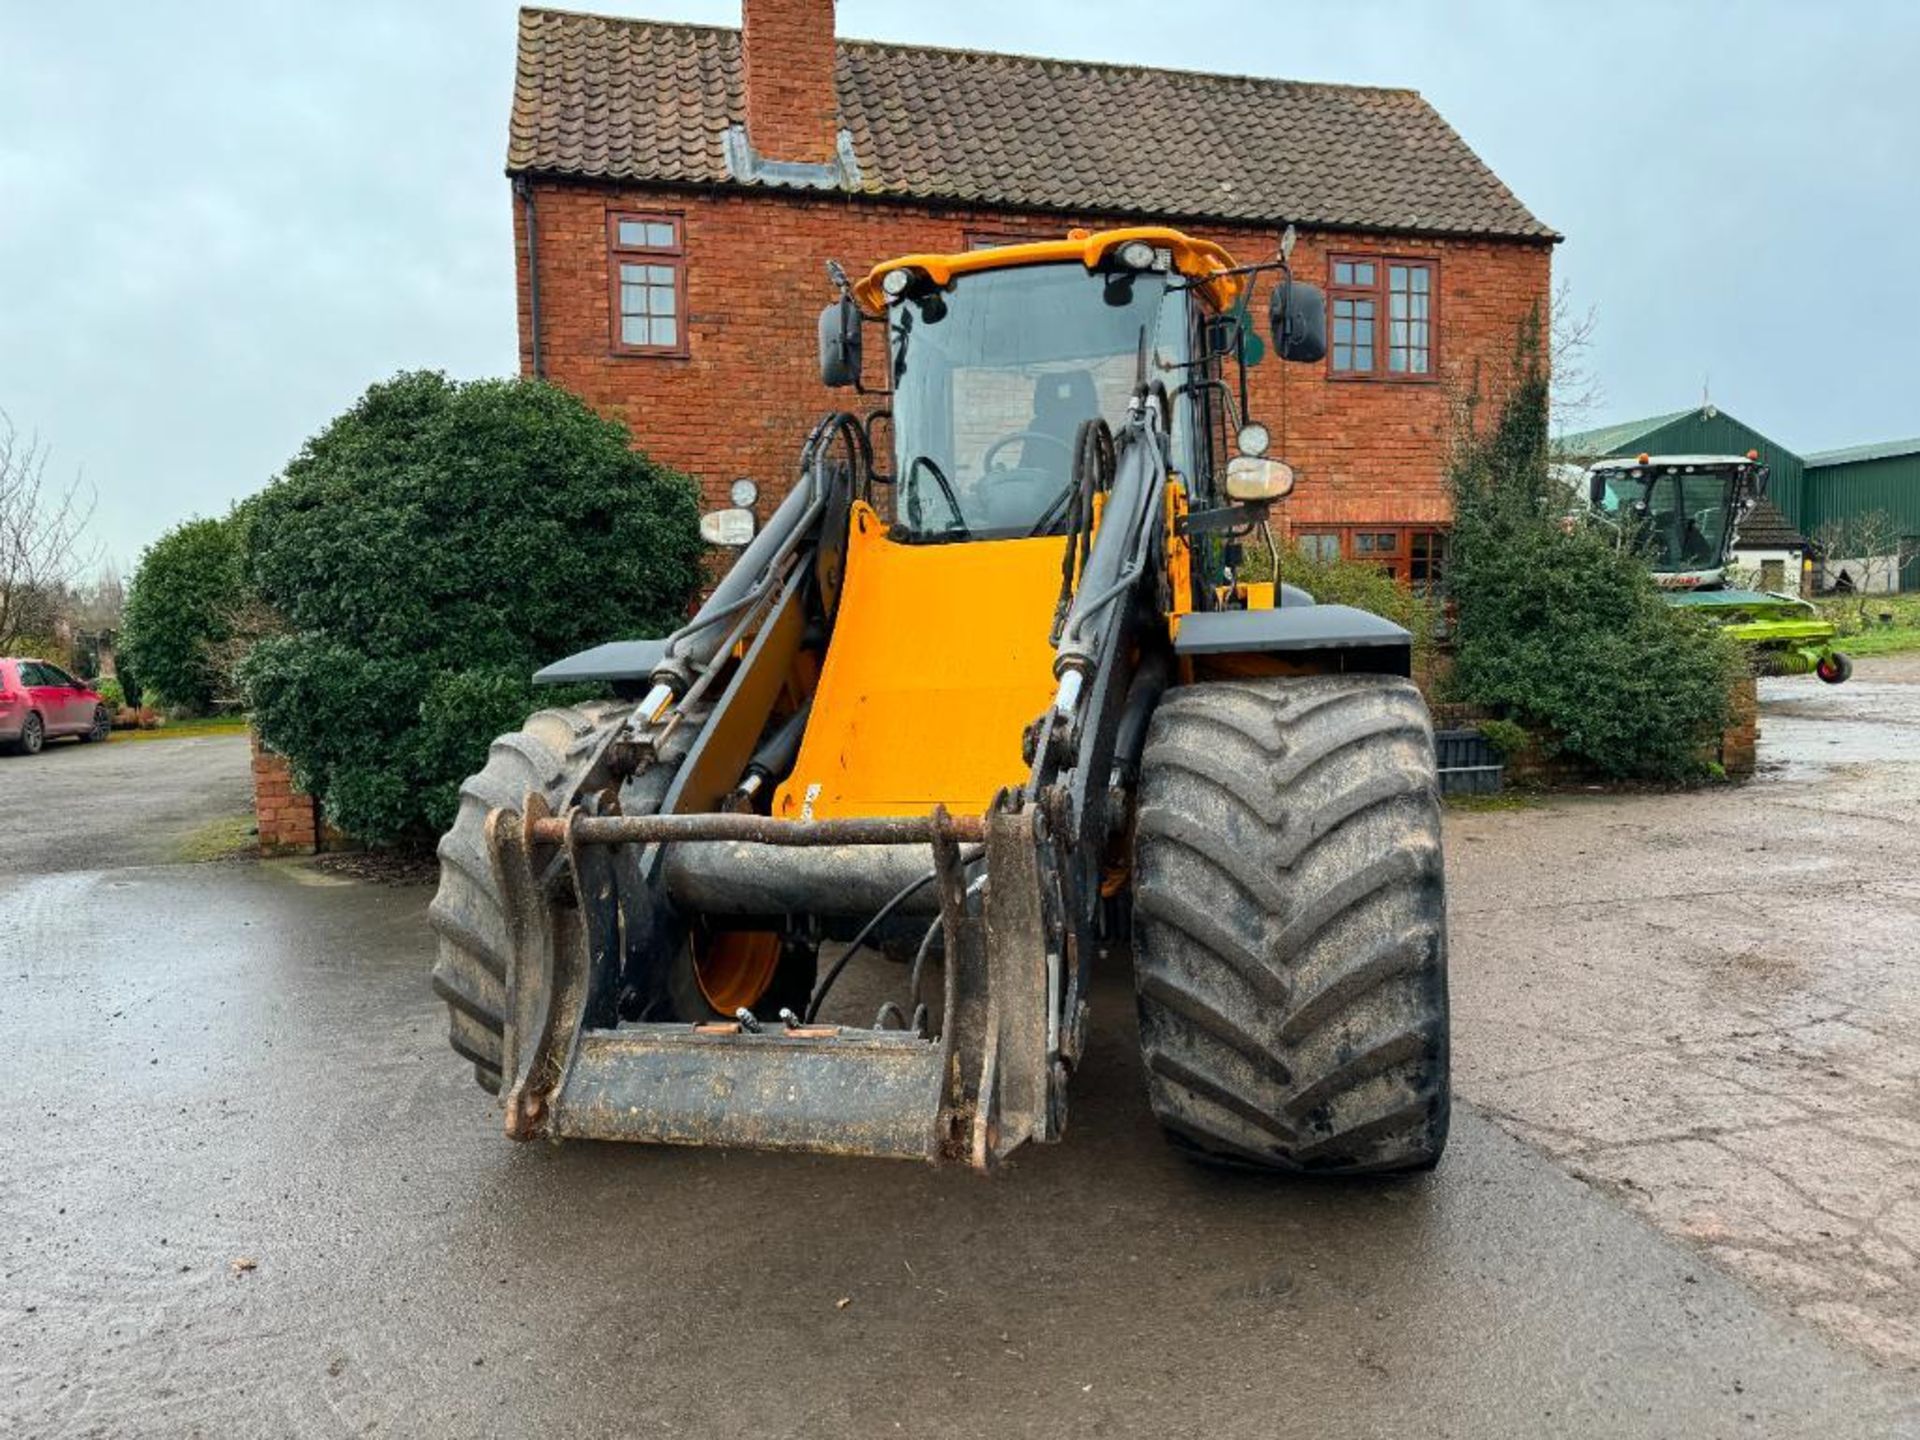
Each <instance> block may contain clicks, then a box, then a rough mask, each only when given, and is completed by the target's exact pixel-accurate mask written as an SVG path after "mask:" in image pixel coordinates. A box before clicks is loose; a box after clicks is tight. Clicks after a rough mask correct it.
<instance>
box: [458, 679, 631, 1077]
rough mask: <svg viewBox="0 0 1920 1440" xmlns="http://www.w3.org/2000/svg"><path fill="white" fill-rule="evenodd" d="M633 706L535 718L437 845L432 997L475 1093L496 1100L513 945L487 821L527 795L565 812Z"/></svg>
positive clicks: (492, 761)
mask: <svg viewBox="0 0 1920 1440" xmlns="http://www.w3.org/2000/svg"><path fill="white" fill-rule="evenodd" d="M630 708H631V707H630V706H626V705H620V704H613V703H606V704H591V705H583V706H568V707H562V708H557V709H552V710H542V711H539V712H538V713H536V714H534V715H533V716H531V717H530V718H529V719H528V720H527V722H526V724H525V725H524V726H522V727H521V728H520V729H519V730H517V731H514V732H512V733H509V734H506V735H502V736H500V737H499V738H498V739H497V740H495V741H494V742H493V744H492V746H491V748H490V749H489V751H488V753H487V763H486V765H485V766H484V767H483V768H482V769H480V770H479V771H478V772H477V773H475V774H474V775H472V776H469V777H468V779H467V780H466V782H465V783H464V784H463V785H461V787H460V802H459V809H458V811H457V812H456V813H455V816H454V821H453V825H452V826H451V827H450V828H449V829H448V830H447V833H446V834H445V835H443V836H441V838H440V846H439V855H440V885H439V888H438V889H437V890H436V891H435V892H434V896H433V903H432V904H431V905H429V906H428V907H427V920H428V923H429V924H430V925H431V926H432V927H433V930H434V934H435V937H436V941H437V947H438V953H437V954H436V957H435V959H434V965H433V992H434V994H436V995H438V996H439V997H440V998H441V1000H443V1001H444V1002H446V1006H447V1039H448V1043H450V1044H451V1045H452V1046H453V1049H454V1051H455V1053H457V1054H458V1055H460V1056H461V1057H462V1058H463V1059H466V1060H468V1061H471V1062H472V1064H473V1074H474V1078H475V1079H476V1080H477V1081H478V1082H479V1084H480V1086H481V1088H482V1089H485V1090H489V1091H492V1092H493V1093H495V1094H498V1093H499V1090H500V1084H501V1074H500V1072H501V1063H502V1049H503V1035H504V1032H505V1029H506V1005H507V994H506V974H507V963H508V961H509V959H510V958H511V951H512V940H511V935H510V932H509V930H508V928H507V918H506V912H505V911H504V909H503V908H502V906H501V903H500V896H499V894H498V892H497V891H496V889H495V888H494V881H493V866H492V862H491V861H490V860H489V859H488V857H487V836H486V825H487V813H488V811H490V810H492V809H494V808H496V807H499V806H511V807H512V808H514V809H518V808H519V807H520V806H521V805H522V804H524V803H525V801H526V797H527V793H528V792H529V791H538V792H539V793H540V794H542V795H544V796H545V797H546V799H547V801H548V803H549V804H552V805H554V806H555V807H556V808H558V807H559V806H561V805H564V804H565V803H566V802H567V801H568V800H569V799H570V798H571V793H572V791H573V789H574V787H576V786H577V785H578V784H579V783H580V781H581V779H582V778H583V777H584V776H585V774H586V771H587V768H588V767H589V766H590V765H591V764H592V762H593V758H594V756H595V755H596V754H597V753H598V752H599V748H600V742H601V740H602V738H603V737H604V736H605V733H606V731H607V729H608V728H609V727H610V726H612V725H615V724H617V723H619V722H620V721H621V720H623V719H624V718H625V717H626V715H627V712H628V711H629V709H630Z"/></svg>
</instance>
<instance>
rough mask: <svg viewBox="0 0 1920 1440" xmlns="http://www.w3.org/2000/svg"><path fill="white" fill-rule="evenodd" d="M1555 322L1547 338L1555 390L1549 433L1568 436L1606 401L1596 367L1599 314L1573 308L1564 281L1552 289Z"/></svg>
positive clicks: (1591, 307) (1569, 289)
mask: <svg viewBox="0 0 1920 1440" xmlns="http://www.w3.org/2000/svg"><path fill="white" fill-rule="evenodd" d="M1552 314H1553V319H1552V324H1551V327H1550V329H1549V333H1548V339H1547V358H1548V363H1549V364H1550V365H1551V366H1552V369H1551V371H1550V372H1549V373H1550V374H1551V376H1552V379H1553V389H1552V393H1551V397H1550V400H1549V405H1550V408H1551V412H1552V413H1551V418H1550V421H1549V424H1548V427H1547V428H1548V432H1549V433H1550V434H1554V435H1565V434H1567V433H1568V432H1570V431H1572V430H1574V429H1577V428H1578V427H1579V424H1580V422H1581V421H1583V420H1585V419H1587V417H1588V416H1590V415H1591V414H1592V413H1593V412H1594V411H1595V410H1597V409H1599V408H1600V405H1601V403H1602V402H1603V401H1604V400H1605V399H1606V398H1607V397H1606V393H1605V392H1604V391H1603V390H1602V389H1601V386H1600V377H1599V376H1598V375H1597V374H1596V373H1595V372H1594V368H1593V354H1592V352H1593V336H1594V331H1595V330H1597V329H1598V328H1599V324H1600V315H1599V311H1598V310H1597V309H1596V308H1595V307H1594V306H1592V305H1589V306H1588V307H1587V308H1586V309H1585V310H1577V309H1575V308H1574V304H1573V295H1572V288H1571V287H1570V286H1569V285H1568V284H1567V282H1566V281H1565V280H1561V281H1560V282H1559V283H1558V284H1556V285H1555V286H1554V287H1553V312H1552Z"/></svg>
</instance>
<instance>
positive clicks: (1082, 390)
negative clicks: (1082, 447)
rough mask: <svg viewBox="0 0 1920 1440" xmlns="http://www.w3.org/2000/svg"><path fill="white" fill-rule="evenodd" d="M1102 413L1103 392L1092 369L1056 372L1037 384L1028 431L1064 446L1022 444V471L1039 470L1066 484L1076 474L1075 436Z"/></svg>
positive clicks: (1042, 377)
mask: <svg viewBox="0 0 1920 1440" xmlns="http://www.w3.org/2000/svg"><path fill="white" fill-rule="evenodd" d="M1099 413H1100V392H1099V391H1098V390H1096V389H1095V388H1094V384H1093V372H1092V371H1091V370H1056V371H1054V372H1053V373H1052V374H1049V375H1042V376H1040V377H1039V378H1038V379H1037V380H1035V381H1034V382H1033V423H1032V424H1031V425H1029V426H1027V428H1028V429H1029V430H1032V431H1034V432H1035V433H1036V434H1040V435H1051V436H1052V437H1053V438H1054V439H1056V440H1058V441H1059V442H1060V443H1059V444H1058V445H1047V444H1044V443H1042V442H1040V441H1035V440H1023V441H1021V442H1020V468H1021V469H1023V470H1037V471H1039V472H1040V473H1041V474H1043V475H1046V476H1047V477H1048V478H1049V479H1051V480H1053V481H1055V482H1056V483H1058V484H1061V485H1064V484H1066V483H1067V481H1068V479H1069V478H1070V477H1071V476H1072V474H1073V437H1074V436H1075V435H1076V434H1078V433H1079V431H1080V426H1081V424H1082V422H1084V421H1087V420H1091V419H1093V418H1094V417H1095V416H1097V415H1098V414H1099Z"/></svg>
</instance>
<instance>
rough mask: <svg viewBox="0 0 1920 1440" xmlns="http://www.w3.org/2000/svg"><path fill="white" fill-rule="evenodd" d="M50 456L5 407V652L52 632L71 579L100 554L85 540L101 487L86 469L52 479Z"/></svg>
mask: <svg viewBox="0 0 1920 1440" xmlns="http://www.w3.org/2000/svg"><path fill="white" fill-rule="evenodd" d="M48 459H49V452H48V450H47V447H46V446H45V445H43V444H42V443H41V441H40V439H39V437H38V436H27V437H24V438H23V437H22V436H21V435H20V434H19V432H18V431H16V430H15V429H14V427H13V422H12V421H11V420H10V419H8V418H7V416H6V414H5V412H3V411H0V653H5V652H8V651H11V650H12V649H14V648H15V647H16V644H17V642H18V641H20V640H21V639H23V638H24V637H26V636H29V635H37V634H43V633H49V632H51V630H52V629H53V626H54V624H55V622H56V621H57V620H58V619H59V618H60V611H61V609H62V604H61V602H62V600H63V599H64V597H65V592H66V589H67V586H68V585H69V584H70V583H71V581H72V579H73V576H74V575H75V573H77V572H78V571H80V570H83V569H86V568H88V567H89V566H90V565H91V564H92V563H93V561H94V558H95V551H94V549H93V547H91V546H89V545H87V544H86V539H85V537H86V529H87V524H88V522H89V521H91V520H92V518H93V510H94V501H95V497H94V494H93V491H92V489H91V488H90V487H87V486H85V485H84V484H83V483H82V482H81V480H80V478H79V477H78V476H75V477H74V479H73V480H72V481H71V482H70V483H68V484H67V485H65V486H62V485H60V484H58V483H57V482H52V481H49V480H48V478H47V461H48Z"/></svg>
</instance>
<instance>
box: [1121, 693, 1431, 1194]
mask: <svg viewBox="0 0 1920 1440" xmlns="http://www.w3.org/2000/svg"><path fill="white" fill-rule="evenodd" d="M1133 935H1134V972H1135V978H1136V985H1137V988H1138V992H1139V1005H1140V1042H1141V1049H1142V1052H1143V1055H1144V1058H1145V1061H1146V1069H1147V1084H1148V1092H1149V1096H1150V1098H1151V1100H1152V1104H1153V1109H1154V1113H1155V1114H1156V1115H1157V1116H1158V1117H1159V1120H1160V1123H1161V1125H1162V1126H1163V1127H1164V1128H1165V1130H1166V1131H1167V1134H1168V1136H1169V1138H1170V1139H1171V1140H1173V1142H1174V1143H1175V1144H1177V1145H1179V1146H1181V1147H1183V1148H1185V1149H1187V1150H1189V1151H1191V1152H1193V1153H1194V1154H1195V1155H1196V1156H1197V1157H1199V1158H1203V1159H1207V1160H1212V1161H1216V1162H1220V1163H1224V1164H1235V1165H1242V1166H1251V1167H1256V1168H1260V1169H1268V1170H1281V1171H1291V1172H1307V1173H1313V1174H1321V1175H1349V1174H1368V1173H1374V1174H1378V1173H1390V1172H1394V1171H1405V1170H1423V1169H1428V1168H1430V1167H1432V1166H1433V1165H1434V1164H1435V1163H1437V1162H1438V1160H1439V1158H1440V1154H1441V1152H1442V1150H1443V1149H1444V1148H1445V1146H1446V1139H1447V1123H1448V1116H1449V1107H1450V1096H1449V1086H1448V1039H1447V976H1446V895H1445V888H1444V877H1443V875H1442V870H1441V851H1440V806H1439V796H1438V787H1437V781H1436V774H1435V766H1434V758H1433V732H1432V727H1431V725H1430V723H1429V721H1428V718H1427V712H1426V706H1425V704H1424V702H1423V701H1422V700H1421V698H1420V692H1419V691H1418V690H1416V689H1415V688H1414V687H1413V686H1412V685H1411V684H1409V683H1408V682H1406V681H1404V680H1398V679H1394V678H1392V677H1389V676H1374V675H1329V676H1310V677H1304V678H1297V679H1270V680H1269V679H1260V680H1241V681H1232V682H1223V683H1212V684H1200V685H1192V686H1187V687H1184V688H1182V689H1178V690H1175V691H1173V692H1171V693H1170V694H1169V695H1168V696H1167V698H1166V699H1165V700H1164V701H1163V702H1162V703H1161V705H1160V708H1159V710H1158V712H1157V713H1156V714H1155V716H1154V720H1153V725H1152V728H1151V730H1150V731H1149V733H1148V738H1147V747H1146V753H1145V756H1144V760H1143V764H1142V769H1141V781H1140V803H1139V812H1138V822H1137V827H1136V836H1135V842H1134V918H1133Z"/></svg>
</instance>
